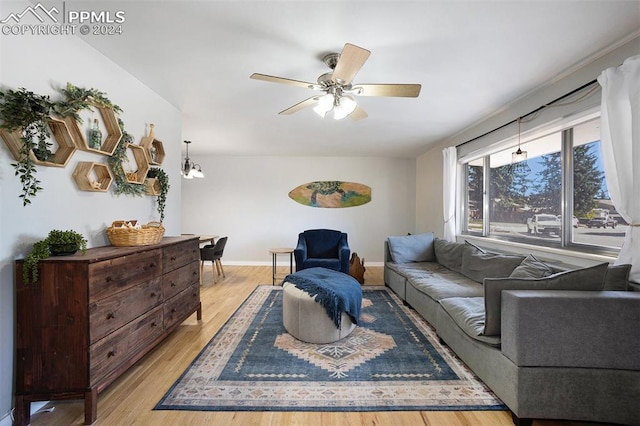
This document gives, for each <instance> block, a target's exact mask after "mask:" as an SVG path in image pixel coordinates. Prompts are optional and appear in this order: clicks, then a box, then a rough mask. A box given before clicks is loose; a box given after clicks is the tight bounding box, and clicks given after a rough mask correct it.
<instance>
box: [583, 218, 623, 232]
mask: <svg viewBox="0 0 640 426" xmlns="http://www.w3.org/2000/svg"><path fill="white" fill-rule="evenodd" d="M616 225H618V221H616V220H615V219H613V218H612V217H610V216H607V217H594V218H593V219H591V220H590V221H589V222H587V228H605V229H606V228H607V227H610V228H615V227H616Z"/></svg>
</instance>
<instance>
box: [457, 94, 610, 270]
mask: <svg viewBox="0 0 640 426" xmlns="http://www.w3.org/2000/svg"><path fill="white" fill-rule="evenodd" d="M597 118H600V107H599V106H598V107H597V108H595V107H592V108H589V109H586V110H584V111H581V112H577V113H574V114H571V115H569V116H565V117H564V118H561V119H558V120H551V121H550V122H547V123H543V124H540V125H538V126H535V127H533V128H532V129H531V130H529V131H527V132H526V133H525V134H524V135H523V134H522V133H521V135H520V138H521V143H522V144H524V143H526V142H529V141H533V140H535V139H539V138H542V137H545V136H547V135H550V134H553V133H560V136H561V144H560V145H561V151H560V158H561V162H562V164H561V176H562V178H561V180H562V182H561V187H562V189H561V193H562V200H561V205H560V211H561V215H562V227H561V233H560V241H559V242H550V241H548V240H543V239H541V240H538V241H536V240H531V239H526V240H525V239H524V238H514V237H512V238H509V237H507V236H500V235H495V234H491V233H490V226H491V216H490V197H488V196H487V194H488V193H489V188H490V185H491V181H490V174H491V164H490V156H491V154H494V153H497V152H500V151H504V150H508V149H515V147H516V146H517V145H518V141H517V135H515V136H514V135H512V136H510V137H507V138H505V139H503V140H502V141H499V142H497V143H493V144H491V145H489V146H486V147H481V148H480V149H477V150H475V151H474V152H473V153H472V154H468V155H466V156H465V157H462V158H459V160H458V163H459V166H460V167H461V169H462V173H461V174H460V175H461V177H462V179H460V184H459V185H458V191H460V194H461V196H459V197H457V198H458V199H459V200H460V203H461V205H459V206H458V208H457V211H458V213H459V215H460V216H459V217H460V218H461V223H460V233H461V237H463V238H464V237H474V238H479V239H487V240H495V241H505V242H506V241H508V242H512V243H517V244H523V245H524V246H530V247H532V248H537V249H541V248H542V249H544V248H550V249H554V250H561V251H567V252H579V253H588V254H594V255H602V256H607V257H616V256H617V255H618V253H619V251H620V249H619V248H616V247H610V246H598V245H595V244H586V243H580V242H575V241H572V232H573V231H572V229H573V228H572V218H573V215H574V213H573V173H574V171H573V142H574V140H573V128H574V127H575V126H577V125H580V124H582V123H586V122H588V121H591V120H594V119H597ZM523 136H524V137H523ZM478 160H481V161H482V172H483V173H482V175H483V182H482V185H483V190H482V191H483V197H482V218H483V219H482V231H470V230H469V226H468V225H469V217H470V216H469V214H470V209H469V194H468V192H469V191H468V190H467V182H468V178H469V163H471V162H477V161H478Z"/></svg>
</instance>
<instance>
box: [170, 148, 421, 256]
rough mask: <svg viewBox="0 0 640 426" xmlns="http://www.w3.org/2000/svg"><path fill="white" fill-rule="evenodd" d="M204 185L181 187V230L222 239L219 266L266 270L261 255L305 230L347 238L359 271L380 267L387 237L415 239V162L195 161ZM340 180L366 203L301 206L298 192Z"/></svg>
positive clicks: (287, 243) (184, 184) (293, 240)
mask: <svg viewBox="0 0 640 426" xmlns="http://www.w3.org/2000/svg"><path fill="white" fill-rule="evenodd" d="M195 160H197V163H199V164H200V165H201V166H202V169H203V171H204V173H205V175H206V177H205V178H204V179H193V180H184V179H183V180H182V201H183V203H182V206H183V210H182V228H183V230H184V232H188V233H202V234H215V235H219V236H228V237H229V241H228V243H227V246H226V248H225V253H224V258H223V263H228V264H234V263H235V264H241V263H242V264H270V261H271V258H270V256H269V252H268V250H269V248H272V247H295V245H296V242H297V238H298V233H300V232H302V231H304V230H305V229H311V228H331V229H339V230H342V231H344V232H347V233H348V234H349V236H348V239H349V245H350V247H351V250H352V251H355V252H357V253H358V255H359V256H360V257H364V258H365V266H366V265H367V264H371V263H372V262H382V260H383V241H384V239H385V238H386V237H387V236H388V235H403V234H406V233H407V232H415V230H414V223H415V201H414V200H415V160H414V159H385V158H340V157H331V158H329V157H319V158H311V157H198V158H195ZM318 180H342V181H348V182H357V183H362V184H365V185H368V186H370V187H371V202H369V203H367V204H364V205H362V206H357V207H348V208H315V207H308V206H303V205H301V204H298V203H296V202H295V201H293V200H291V199H290V198H289V197H288V193H289V191H291V190H292V189H293V188H295V187H297V186H298V185H301V184H304V183H308V182H312V181H318Z"/></svg>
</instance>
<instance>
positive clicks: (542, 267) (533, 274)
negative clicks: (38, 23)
mask: <svg viewBox="0 0 640 426" xmlns="http://www.w3.org/2000/svg"><path fill="white" fill-rule="evenodd" d="M554 273H555V271H554V270H553V268H552V267H551V266H549V265H547V264H546V263H544V262H542V261H541V260H538V259H537V258H536V257H535V256H534V255H532V254H530V255H528V256H527V257H526V258H525V259H524V260H523V261H522V263H521V264H520V265H518V266H517V267H516V269H514V270H513V272H512V273H511V275H510V277H511V278H543V277H548V276H549V275H553V274H554Z"/></svg>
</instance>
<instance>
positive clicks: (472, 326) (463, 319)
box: [440, 297, 500, 348]
mask: <svg viewBox="0 0 640 426" xmlns="http://www.w3.org/2000/svg"><path fill="white" fill-rule="evenodd" d="M440 306H442V309H444V311H445V312H446V313H447V314H448V315H449V317H451V319H452V320H453V322H455V323H456V325H457V326H458V327H460V329H462V331H464V333H465V334H466V335H467V336H469V337H471V338H472V339H474V340H477V341H479V342H482V343H485V344H487V345H490V346H493V347H496V348H498V347H500V336H485V335H484V334H483V332H484V298H483V297H451V298H448V299H443V300H441V301H440Z"/></svg>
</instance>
